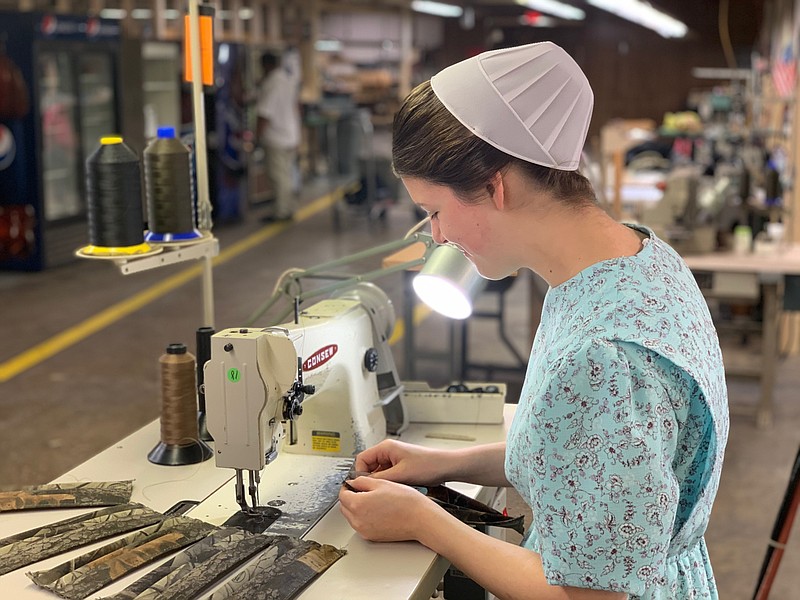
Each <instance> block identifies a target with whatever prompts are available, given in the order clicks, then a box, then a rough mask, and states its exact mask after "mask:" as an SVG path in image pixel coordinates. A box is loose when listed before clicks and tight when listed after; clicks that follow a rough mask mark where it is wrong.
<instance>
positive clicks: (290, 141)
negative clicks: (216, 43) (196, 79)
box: [256, 52, 300, 222]
mask: <svg viewBox="0 0 800 600" xmlns="http://www.w3.org/2000/svg"><path fill="white" fill-rule="evenodd" d="M261 68H262V71H263V77H262V80H261V83H260V84H259V88H258V103H257V108H256V110H257V113H258V121H257V133H258V142H259V143H260V144H261V145H262V147H263V148H264V152H265V154H266V156H265V161H266V162H265V168H266V173H267V179H268V180H269V183H270V187H271V188H272V191H273V194H274V198H275V200H274V208H273V210H272V212H271V213H270V214H268V215H267V216H266V217H264V218H263V219H262V220H263V221H264V222H280V221H289V220H291V219H292V218H293V216H294V211H295V195H294V184H293V179H294V170H295V162H296V158H297V147H298V146H299V145H300V112H299V107H298V98H297V93H298V81H297V79H296V76H293V74H290V73H289V72H287V71H286V70H284V69H283V68H282V67H281V56H280V55H279V54H276V53H274V52H265V53H264V54H262V55H261Z"/></svg>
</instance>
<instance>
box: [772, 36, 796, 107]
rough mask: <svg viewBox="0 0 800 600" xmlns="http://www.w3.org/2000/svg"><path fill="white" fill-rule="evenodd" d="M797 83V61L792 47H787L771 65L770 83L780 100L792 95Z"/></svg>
mask: <svg viewBox="0 0 800 600" xmlns="http://www.w3.org/2000/svg"><path fill="white" fill-rule="evenodd" d="M796 82H797V59H795V57H794V54H793V52H792V47H791V46H787V47H786V48H785V49H784V50H783V52H781V55H780V56H779V57H778V59H777V60H775V64H774V65H772V83H773V84H774V85H775V91H776V92H777V93H778V96H780V97H781V98H789V97H791V96H792V95H793V94H794V88H795V84H796Z"/></svg>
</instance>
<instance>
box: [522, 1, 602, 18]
mask: <svg viewBox="0 0 800 600" xmlns="http://www.w3.org/2000/svg"><path fill="white" fill-rule="evenodd" d="M517 4H520V5H522V6H527V7H528V8H531V9H533V10H538V11H540V12H543V13H547V14H548V15H553V16H554V17H561V18H562V19H569V20H570V21H582V20H583V19H585V18H586V13H585V12H583V11H582V10H581V9H580V8H577V7H575V6H572V5H570V4H564V3H563V2H557V1H556V0H517Z"/></svg>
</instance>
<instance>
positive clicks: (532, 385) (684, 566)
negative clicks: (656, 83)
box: [340, 42, 728, 600]
mask: <svg viewBox="0 0 800 600" xmlns="http://www.w3.org/2000/svg"><path fill="white" fill-rule="evenodd" d="M592 98H593V97H592V93H591V89H590V87H589V84H588V82H587V80H586V78H585V76H584V74H583V73H582V72H581V70H580V68H579V67H578V66H577V64H576V63H575V62H574V61H573V60H572V59H571V58H570V57H569V56H568V55H567V54H566V53H565V52H564V51H563V50H562V49H561V48H559V47H557V46H555V45H553V44H551V43H548V42H544V43H539V44H530V45H526V46H520V47H516V48H509V49H504V50H496V51H491V52H487V53H484V54H481V55H479V56H477V57H473V58H470V59H468V60H466V61H463V62H461V63H458V64H456V65H453V66H451V67H448V68H447V69H445V70H444V71H442V72H441V73H439V74H437V75H436V76H434V77H433V79H432V80H431V82H426V83H424V84H421V85H420V86H419V87H417V88H416V89H415V90H414V91H413V92H412V93H411V94H410V95H409V97H408V98H407V99H406V101H405V102H404V104H403V106H402V107H401V109H400V111H399V112H398V113H397V115H396V117H395V120H394V140H393V161H394V169H395V171H396V172H397V174H398V176H399V177H401V178H402V180H403V183H404V184H405V186H406V188H407V189H408V191H409V193H410V195H411V197H412V198H413V200H414V202H415V203H416V204H417V205H419V206H420V207H422V208H423V209H424V210H426V211H427V212H428V213H429V214H430V215H431V217H432V218H431V224H432V230H433V236H434V239H435V240H436V242H438V243H440V244H442V243H450V244H454V245H456V246H458V247H459V248H460V249H461V250H462V251H463V252H464V254H465V255H466V256H467V257H468V258H469V259H470V260H471V261H472V262H473V263H474V264H475V265H476V267H477V268H478V270H479V271H480V272H481V274H483V275H484V276H485V277H487V278H490V279H500V278H503V277H505V276H507V275H509V274H510V273H512V272H513V271H515V270H518V269H522V268H528V269H531V270H533V271H534V272H536V273H538V274H539V275H540V276H541V277H543V278H544V279H545V280H546V281H547V283H548V284H549V286H550V289H549V291H548V293H547V296H546V298H545V302H544V307H543V311H542V319H541V324H540V326H539V330H538V331H537V334H536V339H535V341H534V344H533V349H532V352H531V357H530V361H529V364H528V371H527V374H526V379H525V383H524V386H523V390H522V395H521V397H520V399H519V406H518V408H517V412H516V415H515V418H514V421H513V424H512V426H511V430H510V431H509V434H508V438H507V442H506V443H502V444H494V445H489V446H481V447H474V448H469V449H463V450H456V451H447V450H439V449H429V448H423V447H418V446H412V445H409V444H404V443H402V442H398V441H385V442H383V443H381V444H378V445H377V446H375V447H373V448H370V449H368V450H366V451H365V452H363V453H362V454H360V455H359V456H358V457H357V459H356V469H357V470H358V471H367V472H370V473H371V476H369V477H358V478H356V479H354V480H353V481H350V482H349V484H350V486H351V487H352V488H353V489H355V490H357V491H351V490H349V489H347V488H343V489H342V491H341V493H340V501H341V510H342V512H343V514H344V516H345V517H346V518H347V520H348V521H349V522H350V524H351V525H352V526H353V528H354V529H355V530H356V531H358V532H359V533H360V534H361V535H362V536H363V537H365V538H367V539H369V540H374V541H394V540H418V541H419V542H421V543H422V544H424V545H425V546H427V547H429V548H431V549H432V550H434V551H436V552H437V553H439V554H441V555H442V556H444V557H446V558H447V559H448V560H450V561H451V562H452V563H453V564H454V565H456V566H457V567H458V568H459V569H461V570H462V571H464V572H465V573H467V574H468V575H469V576H470V577H472V578H473V579H474V580H475V581H477V582H478V583H479V584H481V585H482V586H483V587H485V588H486V589H487V590H489V591H491V592H492V593H494V594H495V595H497V596H499V597H501V598H538V599H548V598H575V599H577V598H581V599H584V598H585V599H598V600H601V599H606V598H608V599H612V598H614V599H616V598H625V597H628V598H647V599H663V600H666V599H681V598H717V592H716V587H715V584H714V579H713V575H712V571H711V565H710V562H709V559H708V555H707V552H706V546H705V542H704V540H703V534H704V532H705V529H706V526H707V524H708V518H709V514H710V512H711V505H712V502H713V500H714V496H715V494H716V491H717V486H718V483H719V476H720V470H721V466H722V456H723V451H724V447H725V442H726V439H727V433H728V414H727V392H726V387H725V375H724V370H723V364H722V355H721V352H720V349H719V342H718V340H717V335H716V332H715V330H714V326H713V324H712V322H711V318H710V315H709V312H708V308H707V305H706V303H705V300H704V299H703V297H702V295H701V293H700V291H699V290H698V288H697V286H696V284H695V281H694V278H693V277H692V274H691V272H690V271H689V269H688V268H687V267H686V265H685V264H684V262H683V261H682V260H681V258H680V257H679V256H678V255H677V254H676V253H675V252H674V251H673V250H672V249H671V248H670V247H669V246H668V245H667V244H665V243H664V242H663V241H661V240H660V239H658V238H657V237H656V236H655V235H654V234H653V233H652V231H650V230H648V229H647V228H645V227H633V226H627V225H624V224H621V223H618V222H616V221H614V220H613V219H612V218H610V217H609V216H608V215H607V214H606V213H605V212H604V211H603V210H602V209H601V208H600V207H599V206H598V205H597V204H596V201H595V197H594V193H593V191H592V189H591V185H590V184H589V182H588V181H587V180H586V179H585V178H584V177H583V176H582V175H581V174H580V173H578V172H577V168H578V163H579V159H580V155H581V150H582V148H583V144H584V141H585V137H586V132H587V129H588V124H589V119H590V116H591V110H592V103H593V100H592ZM455 480H459V481H466V482H471V483H477V484H483V485H489V486H507V485H512V486H514V488H516V489H517V490H518V491H519V493H520V495H521V496H522V497H523V498H524V499H525V500H526V502H527V503H528V504H529V505H530V506H531V508H532V512H533V522H532V525H531V527H530V529H529V531H528V532H527V534H526V536H525V539H524V540H523V543H522V545H521V546H515V545H512V544H508V543H505V542H502V541H499V540H497V539H494V538H491V537H489V536H486V535H483V534H481V533H479V532H477V531H475V530H473V529H471V528H470V527H468V526H466V525H464V524H462V523H461V522H460V521H458V520H457V519H455V518H454V517H452V516H450V515H449V514H448V513H446V512H445V511H444V510H443V509H441V508H440V507H438V506H437V505H435V504H434V503H433V502H431V501H430V500H428V499H427V498H426V497H424V496H423V495H422V494H420V493H419V492H417V491H416V490H415V489H413V488H412V487H408V486H405V485H401V484H422V485H425V484H428V485H430V484H437V483H442V482H446V481H455Z"/></svg>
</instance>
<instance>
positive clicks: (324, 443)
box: [311, 430, 342, 452]
mask: <svg viewBox="0 0 800 600" xmlns="http://www.w3.org/2000/svg"><path fill="white" fill-rule="evenodd" d="M341 437H342V436H341V435H340V434H339V432H338V431H318V430H312V431H311V449H312V450H316V451H318V452H340V451H341V449H342V439H341Z"/></svg>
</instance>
